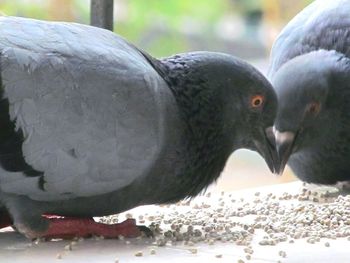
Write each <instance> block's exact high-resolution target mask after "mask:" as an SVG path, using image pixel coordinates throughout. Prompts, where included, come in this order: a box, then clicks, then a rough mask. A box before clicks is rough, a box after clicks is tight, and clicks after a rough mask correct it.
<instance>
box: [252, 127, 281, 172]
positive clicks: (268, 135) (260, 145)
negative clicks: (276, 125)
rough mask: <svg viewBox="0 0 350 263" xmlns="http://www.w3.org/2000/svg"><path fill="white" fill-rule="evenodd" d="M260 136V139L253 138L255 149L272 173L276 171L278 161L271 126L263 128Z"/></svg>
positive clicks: (277, 169)
mask: <svg viewBox="0 0 350 263" xmlns="http://www.w3.org/2000/svg"><path fill="white" fill-rule="evenodd" d="M260 137H262V139H260V140H254V144H255V146H256V148H257V151H258V152H259V153H260V154H261V156H262V157H263V158H264V160H265V162H266V164H267V165H268V167H269V169H270V171H271V172H272V173H278V171H279V164H280V162H279V159H278V154H277V151H276V141H275V136H274V133H273V128H272V127H268V128H267V129H265V130H261V132H260Z"/></svg>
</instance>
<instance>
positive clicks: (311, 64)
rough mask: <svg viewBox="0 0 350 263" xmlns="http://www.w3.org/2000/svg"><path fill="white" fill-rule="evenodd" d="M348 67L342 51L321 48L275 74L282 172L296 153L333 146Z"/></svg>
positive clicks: (299, 58) (288, 63)
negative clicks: (312, 148) (314, 147)
mask: <svg viewBox="0 0 350 263" xmlns="http://www.w3.org/2000/svg"><path fill="white" fill-rule="evenodd" d="M348 67H349V66H348V59H347V58H345V57H344V56H342V55H341V54H339V53H337V52H335V51H326V50H318V51H313V52H310V53H308V54H305V55H301V56H298V57H296V58H294V59H292V60H290V61H289V62H287V63H286V64H284V65H283V66H282V67H281V68H280V69H279V70H278V71H277V72H276V73H275V75H274V77H273V79H272V84H273V86H274V88H275V90H276V93H277V97H278V102H279V103H278V105H279V106H278V112H277V117H276V121H275V125H274V134H275V138H276V148H277V152H278V155H279V159H280V169H279V171H278V173H279V174H282V172H283V170H284V168H285V165H286V164H287V162H288V159H289V157H291V155H293V153H296V152H298V151H303V150H305V149H308V148H309V147H313V146H315V145H330V144H331V143H332V142H334V141H335V140H336V139H337V132H336V131H338V129H341V127H339V123H341V121H340V119H339V118H341V116H340V115H341V110H340V108H341V104H343V103H344V101H343V98H339V96H336V95H335V94H337V92H336V91H337V90H339V89H344V88H346V87H347V85H345V83H347V82H348V81H349V80H347V78H348V77H347V76H346V75H348V73H346V74H344V72H348V69H347V68H348ZM338 94H339V93H338ZM340 94H341V93H340Z"/></svg>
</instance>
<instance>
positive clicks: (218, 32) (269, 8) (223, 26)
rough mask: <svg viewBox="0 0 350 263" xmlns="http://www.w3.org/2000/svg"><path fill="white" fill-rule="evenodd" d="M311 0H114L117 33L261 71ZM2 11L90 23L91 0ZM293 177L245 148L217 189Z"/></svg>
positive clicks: (47, 1)
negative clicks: (236, 60) (273, 170)
mask: <svg viewBox="0 0 350 263" xmlns="http://www.w3.org/2000/svg"><path fill="white" fill-rule="evenodd" d="M310 2H312V1H311V0H293V1H290V0H216V1H213V0H114V4H115V6H114V31H115V32H117V33H119V34H120V35H122V36H123V37H125V38H126V39H128V40H129V41H131V42H133V43H134V44H136V46H138V47H140V48H142V49H144V50H146V51H148V52H149V53H151V54H152V55H153V56H156V57H162V56H168V55H171V54H174V53H179V52H186V51H191V50H212V51H220V52H226V53H230V54H233V55H235V56H238V57H241V58H243V59H246V60H248V61H249V62H251V63H252V64H254V65H255V66H256V67H258V68H259V69H260V70H261V71H262V72H265V71H266V69H267V66H268V55H269V50H270V48H271V45H272V43H273V41H274V39H275V38H276V36H277V35H278V33H279V32H280V30H281V29H282V28H283V26H284V25H285V24H286V23H287V22H288V21H289V20H290V19H291V18H292V17H293V16H295V14H297V13H298V12H299V11H300V10H301V9H302V8H303V7H305V6H306V5H307V4H309V3H310ZM0 12H1V13H2V14H3V15H15V16H23V17H31V18H37V19H45V20H56V21H74V22H79V23H84V24H89V12H90V1H89V0H0ZM291 180H295V179H294V177H293V175H292V174H291V172H290V170H288V169H287V170H286V172H285V173H284V175H283V176H282V177H276V176H274V175H272V174H270V172H269V170H268V168H267V167H266V165H265V163H264V161H263V160H262V158H261V157H260V156H259V155H258V154H256V153H252V152H249V151H245V150H240V151H237V152H235V153H234V154H233V155H232V156H231V158H230V159H229V161H228V163H227V165H226V167H225V170H224V172H223V176H221V177H220V180H219V181H218V187H217V188H216V189H218V190H234V189H239V188H245V187H254V186H260V185H266V184H274V183H281V182H287V181H291Z"/></svg>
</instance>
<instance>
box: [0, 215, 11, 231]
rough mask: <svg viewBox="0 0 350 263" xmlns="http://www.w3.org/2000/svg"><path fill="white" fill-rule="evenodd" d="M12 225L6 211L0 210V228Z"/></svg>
mask: <svg viewBox="0 0 350 263" xmlns="http://www.w3.org/2000/svg"><path fill="white" fill-rule="evenodd" d="M11 225H12V219H11V217H10V215H9V214H8V213H7V212H6V211H0V229H1V228H5V227H8V226H11Z"/></svg>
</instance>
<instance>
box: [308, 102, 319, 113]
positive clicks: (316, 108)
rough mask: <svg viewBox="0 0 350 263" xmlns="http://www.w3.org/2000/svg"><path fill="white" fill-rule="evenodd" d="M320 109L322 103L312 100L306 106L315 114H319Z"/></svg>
mask: <svg viewBox="0 0 350 263" xmlns="http://www.w3.org/2000/svg"><path fill="white" fill-rule="evenodd" d="M320 110H321V104H320V103H319V102H311V103H310V104H309V105H308V106H307V108H306V111H307V112H308V113H311V114H313V115H317V114H318V113H319V112H320Z"/></svg>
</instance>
